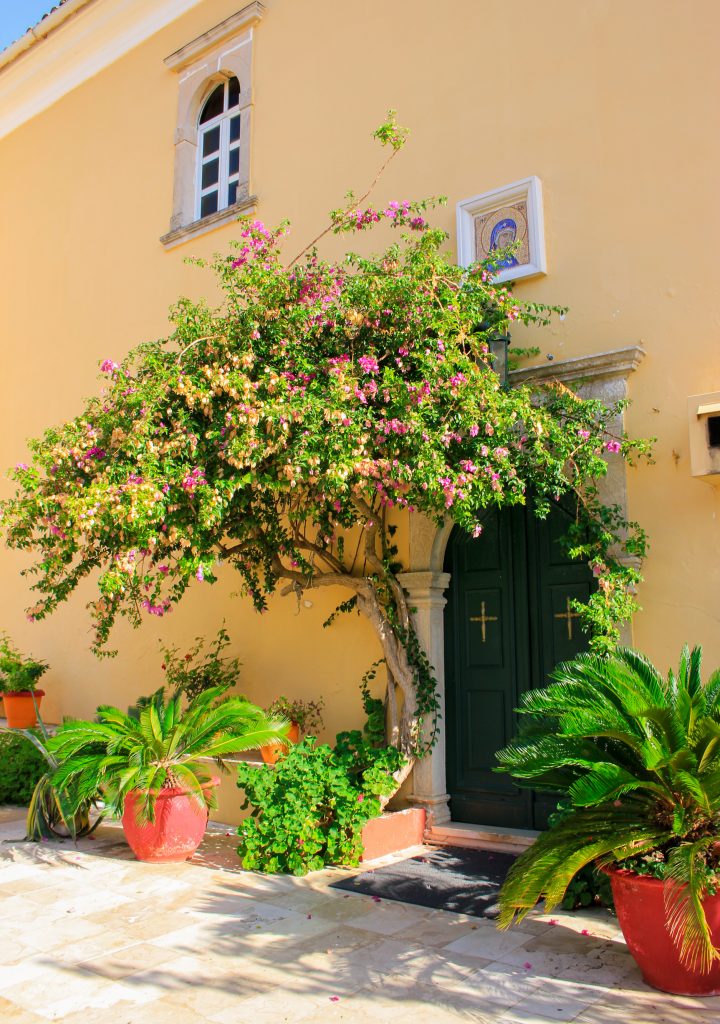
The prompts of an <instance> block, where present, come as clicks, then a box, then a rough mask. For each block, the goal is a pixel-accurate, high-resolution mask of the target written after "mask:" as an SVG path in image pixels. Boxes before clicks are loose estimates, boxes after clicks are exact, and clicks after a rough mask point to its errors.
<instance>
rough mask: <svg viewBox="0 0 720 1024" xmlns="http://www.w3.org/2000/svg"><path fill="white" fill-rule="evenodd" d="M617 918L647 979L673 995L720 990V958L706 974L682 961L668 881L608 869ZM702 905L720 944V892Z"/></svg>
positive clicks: (715, 937) (701, 994) (718, 992)
mask: <svg viewBox="0 0 720 1024" xmlns="http://www.w3.org/2000/svg"><path fill="white" fill-rule="evenodd" d="M607 871H608V874H609V875H610V882H611V884H612V891H613V899H614V901H615V909H616V911H617V916H618V921H619V922H620V927H621V928H622V933H623V935H624V936H625V941H626V942H627V944H628V949H629V950H630V952H631V953H632V955H633V957H634V958H635V961H636V963H637V965H638V967H639V968H640V970H641V972H642V976H643V978H644V980H645V981H646V982H647V983H648V985H652V987H653V988H659V989H660V991H661V992H671V993H673V994H674V995H681V996H685V995H693V996H717V995H720V961H714V962H713V965H712V968H711V969H710V971H708V972H706V973H704V974H701V973H700V972H699V971H697V970H691V969H690V968H689V967H687V966H686V965H685V964H683V963H681V962H680V951H679V949H678V947H677V946H676V944H675V943H674V942H673V940H672V938H671V937H670V933H669V931H668V928H667V924H666V916H665V899H664V894H663V888H664V886H663V883H662V882H661V881H660V879H659V878H650V877H649V876H648V875H636V874H635V873H634V872H633V871H624V870H622V869H618V868H609V869H607ZM703 909H704V911H705V916H706V918H707V922H708V926H709V928H710V934H711V936H712V940H713V942H714V944H715V945H716V946H718V945H720V894H718V895H717V896H706V897H705V899H704V900H703Z"/></svg>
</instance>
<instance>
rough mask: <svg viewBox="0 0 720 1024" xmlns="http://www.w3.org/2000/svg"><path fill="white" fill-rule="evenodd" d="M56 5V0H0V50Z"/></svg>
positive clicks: (23, 33)
mask: <svg viewBox="0 0 720 1024" xmlns="http://www.w3.org/2000/svg"><path fill="white" fill-rule="evenodd" d="M55 6H57V0H0V50H4V49H5V47H6V46H9V45H10V43H13V42H14V41H15V40H16V39H19V38H20V36H23V35H25V32H26V31H27V30H28V29H29V28H30V27H31V26H32V25H35V24H36V23H37V22H38V21H40V19H41V18H42V16H43V14H47V12H48V11H49V10H52V8H53V7H55Z"/></svg>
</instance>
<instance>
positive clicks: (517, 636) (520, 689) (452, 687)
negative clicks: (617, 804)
mask: <svg viewBox="0 0 720 1024" xmlns="http://www.w3.org/2000/svg"><path fill="white" fill-rule="evenodd" d="M567 526H568V513H567V512H566V511H565V510H564V509H562V508H561V507H559V506H555V507H553V508H552V509H551V512H550V515H549V516H548V518H547V519H546V520H538V519H537V517H535V516H534V515H533V513H532V510H531V509H527V508H525V507H517V508H512V509H506V510H503V511H502V512H500V511H498V510H497V509H489V510H488V511H487V513H486V516H485V519H484V521H483V533H482V534H481V536H480V537H479V538H476V539H473V538H471V537H468V536H467V535H465V534H460V533H458V532H456V533H455V534H453V537H452V538H451V541H450V544H449V545H448V555H447V558H446V569H447V570H448V571H449V572H450V573H451V577H452V578H451V585H450V591H449V594H448V604H447V607H446V619H445V629H446V640H445V650H446V698H447V699H446V730H447V750H448V761H447V769H448V791H449V793H450V795H451V813H452V816H453V818H454V820H456V821H470V822H477V823H479V824H486V825H496V826H505V827H516V828H533V827H544V826H545V823H546V820H547V815H548V813H549V812H550V811H552V810H553V809H554V806H555V804H556V803H557V799H556V798H555V797H553V796H552V795H550V796H549V797H545V796H543V797H539V796H538V797H536V796H535V794H533V793H531V792H530V791H528V790H521V789H518V788H517V787H516V786H515V785H514V784H513V782H512V780H511V779H510V776H508V775H502V774H498V773H496V772H494V771H493V769H494V767H495V766H496V764H497V762H496V760H495V753H496V751H498V750H499V749H500V748H501V747H503V746H505V745H506V744H507V743H509V742H510V740H511V739H512V737H513V736H514V735H515V734H516V732H517V727H518V716H517V715H516V712H515V709H516V708H517V706H518V704H519V702H520V697H521V695H522V693H524V692H525V691H526V690H528V689H530V688H532V687H535V686H543V685H546V683H547V676H548V673H549V672H550V671H551V670H552V669H553V668H554V666H555V665H556V664H557V662H558V661H564V660H567V659H569V658H572V657H574V656H575V655H576V654H578V653H579V652H580V651H581V650H584V649H585V648H586V646H587V637H586V635H585V634H584V633H583V632H582V631H581V629H580V624H579V617H578V615H577V612H575V611H574V609H573V608H572V601H574V600H579V601H583V602H584V601H587V599H588V597H589V595H590V593H591V590H592V587H593V585H594V582H593V578H592V573H591V572H590V570H589V569H588V567H587V565H586V564H585V563H582V562H576V561H572V560H571V559H569V558H568V557H567V554H566V552H565V549H564V547H563V545H562V543H561V538H562V536H563V535H564V533H565V531H566V529H567Z"/></svg>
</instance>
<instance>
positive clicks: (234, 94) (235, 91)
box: [228, 78, 240, 107]
mask: <svg viewBox="0 0 720 1024" xmlns="http://www.w3.org/2000/svg"><path fill="white" fill-rule="evenodd" d="M228 93H229V102H228V106H229V107H236V106H237V105H238V103H239V102H240V83H239V82H238V80H237V78H231V79H230V81H229V83H228Z"/></svg>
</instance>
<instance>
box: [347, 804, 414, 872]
mask: <svg viewBox="0 0 720 1024" xmlns="http://www.w3.org/2000/svg"><path fill="white" fill-rule="evenodd" d="M424 832H425V810H424V808H422V807H410V808H408V809H407V810H405V811H389V812H387V813H386V814H382V815H381V816H380V817H379V818H371V819H370V821H369V822H368V823H367V825H366V826H365V827H364V828H363V830H362V841H363V850H364V852H363V855H362V859H363V860H364V861H365V860H375V859H376V857H387V855H388V854H389V853H398V852H399V851H400V850H407V848H408V847H409V846H418V845H420V844H421V843H422V841H423V834H424Z"/></svg>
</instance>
